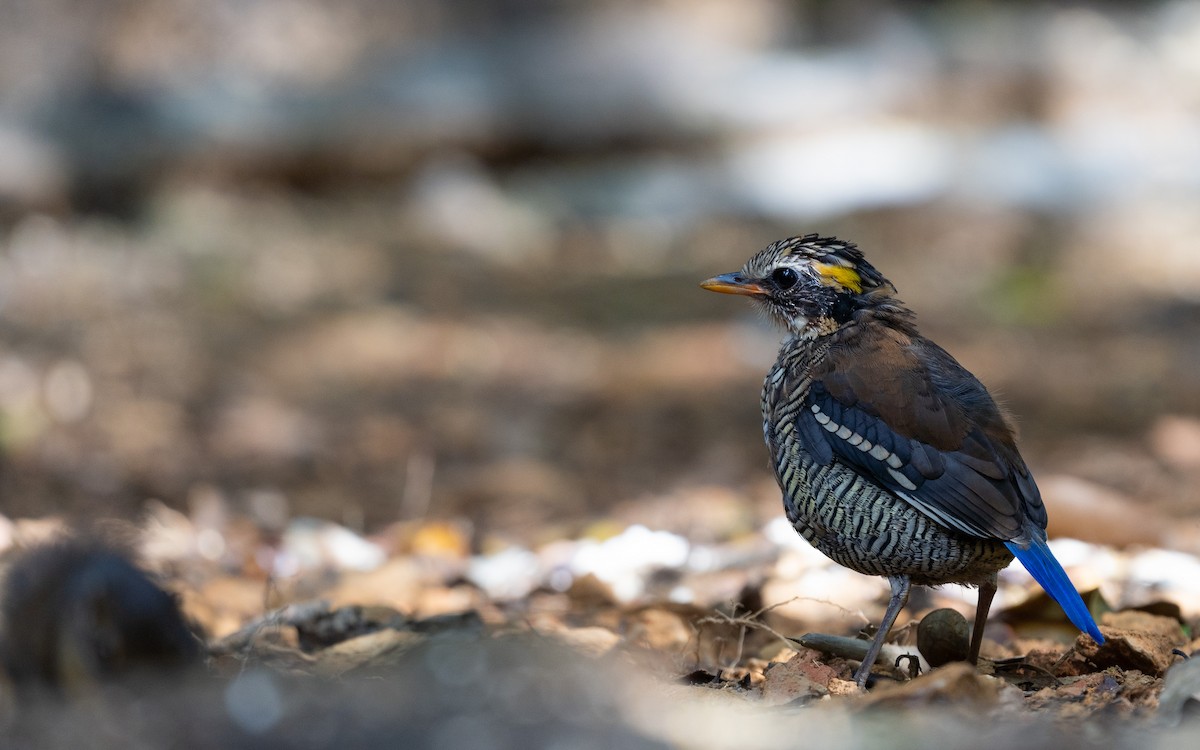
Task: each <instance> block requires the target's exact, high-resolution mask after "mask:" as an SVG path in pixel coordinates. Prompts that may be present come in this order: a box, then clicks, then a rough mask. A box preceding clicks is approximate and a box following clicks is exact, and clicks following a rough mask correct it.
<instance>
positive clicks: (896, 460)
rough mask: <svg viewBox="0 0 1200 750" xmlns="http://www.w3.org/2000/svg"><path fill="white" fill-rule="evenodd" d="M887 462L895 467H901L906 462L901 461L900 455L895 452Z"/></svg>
mask: <svg viewBox="0 0 1200 750" xmlns="http://www.w3.org/2000/svg"><path fill="white" fill-rule="evenodd" d="M887 462H888V466H890V467H892V468H893V469H899V468H900V467H901V466H903V465H904V462H903V461H901V460H900V457H899V456H897V455H896V454H895V453H893V454H892V455H890V456H888V457H887Z"/></svg>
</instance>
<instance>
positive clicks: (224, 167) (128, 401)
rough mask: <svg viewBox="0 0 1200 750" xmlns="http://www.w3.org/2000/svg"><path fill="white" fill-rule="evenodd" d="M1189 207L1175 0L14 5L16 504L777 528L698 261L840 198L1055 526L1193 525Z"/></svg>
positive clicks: (739, 337)
mask: <svg viewBox="0 0 1200 750" xmlns="http://www.w3.org/2000/svg"><path fill="white" fill-rule="evenodd" d="M1198 205H1200V2H1197V1H1196V0H1171V1H1169V2H1115V1H1114V2H1104V3H1091V4H1088V3H1069V4H1067V3H1062V4H1060V3H1051V2H1014V3H1005V4H991V3H979V2H968V1H965V0H958V1H953V0H946V1H944V2H934V1H929V2H919V3H894V2H886V1H885V0H853V1H847V0H842V1H839V2H821V1H818V0H812V1H810V2H783V1H782V0H691V1H689V2H679V1H678V0H658V1H653V2H637V3H634V2H619V1H615V0H614V1H609V0H600V1H595V2H588V3H554V2H546V3H538V2H523V1H520V0H511V1H504V0H497V1H494V2H467V1H466V0H450V1H448V0H406V2H401V3H393V2H383V1H382V0H342V1H341V2H328V1H323V0H255V1H254V2H246V0H136V2H134V1H130V2H121V1H117V0H114V1H113V2H107V3H85V4H80V3H77V2H73V1H72V0H36V2H35V1H34V0H0V514H3V515H4V516H6V517H7V518H9V519H17V518H40V517H52V516H53V517H60V516H61V517H66V518H94V517H117V518H127V519H136V518H139V517H141V515H143V514H145V513H146V512H148V510H147V509H151V508H152V509H157V510H155V511H154V512H157V513H165V512H166V511H167V510H171V511H178V512H179V513H181V514H184V515H186V516H188V517H189V518H191V519H192V520H193V521H195V522H196V523H202V522H204V523H211V524H228V523H230V519H247V521H246V522H247V523H249V524H250V525H252V526H253V527H254V528H255V529H257V530H258V531H259V532H266V533H276V532H279V533H281V532H282V530H283V529H284V528H286V527H287V526H288V524H289V523H290V522H291V520H292V519H295V518H299V517H315V518H318V519H325V520H328V521H333V522H336V523H337V524H340V525H342V526H345V527H347V528H349V529H351V530H354V531H357V532H362V533H379V532H381V530H385V529H388V528H393V527H394V526H395V525H396V524H401V525H403V524H413V523H424V522H427V521H429V520H431V519H433V520H440V521H445V522H448V523H449V524H450V526H449V528H453V529H456V530H457V532H456V533H457V534H458V535H459V537H458V538H459V540H460V541H459V542H455V543H463V544H466V545H467V546H468V547H469V549H470V550H471V551H476V552H478V551H480V550H487V549H490V548H495V547H496V546H497V545H503V544H509V543H514V544H516V543H519V544H523V545H531V546H532V545H537V544H544V543H546V542H547V541H548V540H550V539H554V538H557V537H565V536H575V535H579V534H583V533H587V530H588V529H589V528H592V529H594V528H595V525H596V524H597V523H601V524H603V523H610V522H615V523H616V524H619V525H620V526H624V525H628V524H630V523H634V522H637V523H643V524H645V525H647V526H648V527H650V528H652V529H666V530H671V531H674V532H677V533H680V534H684V535H687V536H688V537H689V538H693V539H694V538H703V537H704V536H705V535H710V536H719V535H730V534H736V533H738V531H739V530H748V529H757V528H759V527H760V526H761V525H762V524H763V523H765V522H766V521H768V520H769V519H771V518H775V517H778V516H779V515H780V506H779V499H778V495H777V490H776V489H775V486H774V482H773V480H772V478H771V476H770V474H769V470H768V467H767V461H766V453H765V449H764V448H763V446H762V443H761V432H760V427H759V415H758V389H759V386H760V383H761V379H762V376H763V374H764V373H765V372H766V370H767V368H768V367H769V366H770V364H771V362H772V361H773V359H774V354H775V350H776V346H777V342H778V340H779V334H778V333H777V332H775V331H772V330H770V329H769V328H768V327H767V326H766V324H765V322H763V321H761V320H759V319H758V318H757V317H756V315H755V314H754V313H753V311H752V310H751V309H750V308H749V306H748V305H746V304H743V301H742V300H737V299H730V298H725V297H719V296H717V295H713V294H708V293H706V292H704V291H702V290H701V289H700V288H699V287H698V286H697V284H698V282H699V281H701V280H702V279H704V278H706V277H708V276H711V275H713V274H716V273H720V272H726V271H732V270H735V269H736V268H738V267H740V266H741V264H742V263H743V262H744V261H745V260H746V258H748V257H749V256H750V255H751V254H752V253H753V252H755V251H757V250H758V249H759V248H761V247H762V246H764V245H766V244H767V243H769V242H771V241H773V240H776V239H779V238H782V237H786V236H790V235H796V234H804V233H809V232H819V233H822V234H832V235H837V236H839V237H842V238H844V239H849V240H853V241H855V242H857V243H859V245H860V246H861V247H862V248H863V249H864V250H865V252H866V253H867V256H868V258H869V259H870V260H871V261H872V262H873V263H874V264H875V265H876V266H877V267H878V268H880V269H881V270H882V271H883V272H884V273H885V274H886V275H888V276H889V277H890V278H891V279H892V280H893V281H894V282H895V284H896V286H897V287H898V288H899V290H900V293H901V296H902V298H903V299H904V300H906V301H907V302H908V303H909V304H910V305H911V306H912V307H913V308H915V309H916V310H917V311H918V313H919V316H920V319H921V321H922V324H923V328H924V330H925V332H926V333H928V334H929V335H931V336H932V337H933V338H935V339H936V340H938V341H939V342H940V343H941V344H943V345H944V346H945V347H946V348H947V349H949V350H950V351H951V352H952V353H954V354H955V355H956V356H957V357H958V358H959V359H960V360H961V361H962V362H963V363H964V364H965V365H966V366H967V367H968V368H970V369H971V370H973V371H974V372H975V373H976V374H977V375H979V376H980V378H981V379H982V380H983V381H984V382H985V383H986V384H988V385H989V386H990V387H991V388H993V390H995V391H996V392H998V393H999V394H1000V395H1001V396H1002V397H1003V399H1004V401H1005V402H1006V403H1007V404H1008V406H1009V407H1010V408H1011V409H1012V410H1013V411H1014V412H1015V413H1016V414H1017V415H1018V416H1019V421H1020V425H1021V428H1022V439H1023V450H1024V453H1025V456H1026V458H1027V459H1028V461H1029V463H1030V464H1031V466H1032V467H1033V468H1034V470H1035V472H1036V473H1037V475H1038V476H1039V479H1040V481H1041V482H1042V485H1043V489H1044V491H1045V493H1046V495H1047V498H1048V503H1049V504H1050V505H1051V516H1052V519H1054V521H1055V523H1056V524H1058V527H1057V528H1054V527H1052V531H1056V532H1057V533H1059V534H1066V535H1069V536H1076V537H1079V538H1083V539H1088V540H1090V541H1097V542H1107V543H1115V544H1127V543H1131V542H1138V543H1143V544H1152V545H1159V546H1166V547H1174V548H1177V549H1182V550H1186V551H1195V550H1196V549H1198V548H1200V521H1198V519H1200V512H1198V511H1200V489H1198V488H1200V245H1198V244H1197V237H1200V210H1198V209H1197V206H1198ZM1097 509H1101V511H1103V512H1100V511H1097ZM1130 513H1132V514H1133V515H1132V516H1131V515H1129V514H1130ZM205 519H207V520H205ZM214 519H215V520H214ZM605 519H608V520H605ZM714 519H715V520H714ZM1113 519H1116V520H1113ZM1130 519H1134V520H1133V521H1132V522H1131V520H1130ZM223 549H224V547H218V549H217V550H216V551H215V552H213V551H212V549H211V548H210V549H209V552H211V553H212V554H220V552H221V550H223Z"/></svg>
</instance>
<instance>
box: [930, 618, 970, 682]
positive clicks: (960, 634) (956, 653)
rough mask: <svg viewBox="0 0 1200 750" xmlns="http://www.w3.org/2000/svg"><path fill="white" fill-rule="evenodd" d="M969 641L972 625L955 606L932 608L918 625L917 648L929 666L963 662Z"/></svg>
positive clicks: (968, 648)
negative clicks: (950, 607)
mask: <svg viewBox="0 0 1200 750" xmlns="http://www.w3.org/2000/svg"><path fill="white" fill-rule="evenodd" d="M970 641H971V627H970V626H969V625H968V624H967V618H965V617H963V615H962V613H961V612H959V611H958V610H955V609H949V608H943V609H935V610H934V611H932V612H930V613H929V614H927V615H925V617H924V619H922V620H921V624H920V625H919V626H917V650H918V651H920V652H921V655H922V656H924V657H925V660H926V661H928V662H929V664H930V666H934V667H940V666H942V665H943V664H948V663H949V662H952V661H966V660H967V652H968V651H969V650H970V645H971V643H970Z"/></svg>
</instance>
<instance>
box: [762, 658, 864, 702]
mask: <svg viewBox="0 0 1200 750" xmlns="http://www.w3.org/2000/svg"><path fill="white" fill-rule="evenodd" d="M820 656H821V654H819V653H818V652H816V651H813V650H812V649H807V648H806V649H801V650H800V651H797V652H796V653H795V654H793V655H792V656H791V658H789V659H788V660H787V661H784V662H773V663H771V664H770V665H769V666H768V667H767V670H766V672H765V677H766V681H765V682H764V683H763V701H764V702H765V703H766V704H767V705H768V706H779V705H783V704H787V703H792V702H793V701H796V700H804V699H808V698H819V697H821V696H823V695H828V694H829V692H830V689H829V684H830V683H831V682H833V681H834V680H835V679H837V670H835V669H834V668H833V667H831V666H829V665H828V664H823V663H821V662H820V661H819V658H820ZM851 684H853V683H851Z"/></svg>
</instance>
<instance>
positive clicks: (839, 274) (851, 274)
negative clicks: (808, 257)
mask: <svg viewBox="0 0 1200 750" xmlns="http://www.w3.org/2000/svg"><path fill="white" fill-rule="evenodd" d="M812 267H813V268H814V269H815V270H816V272H817V273H818V274H819V275H820V277H821V280H822V281H823V282H824V283H826V284H829V285H830V286H834V285H838V286H841V287H844V288H846V289H849V290H850V291H852V292H854V293H855V294H862V277H861V276H859V275H858V271H855V270H854V269H853V268H847V267H846V266H835V265H831V264H828V263H813V264H812Z"/></svg>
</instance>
